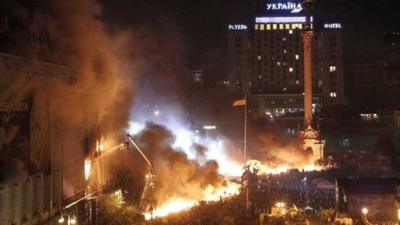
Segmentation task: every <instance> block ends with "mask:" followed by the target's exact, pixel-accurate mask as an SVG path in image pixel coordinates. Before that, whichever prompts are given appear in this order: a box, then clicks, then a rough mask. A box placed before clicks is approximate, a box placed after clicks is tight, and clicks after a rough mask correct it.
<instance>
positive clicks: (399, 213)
mask: <svg viewBox="0 0 400 225" xmlns="http://www.w3.org/2000/svg"><path fill="white" fill-rule="evenodd" d="M397 219H398V220H399V221H400V209H398V210H397Z"/></svg>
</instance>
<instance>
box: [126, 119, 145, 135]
mask: <svg viewBox="0 0 400 225" xmlns="http://www.w3.org/2000/svg"><path fill="white" fill-rule="evenodd" d="M143 129H144V124H140V123H137V122H134V121H130V122H129V126H128V129H127V132H128V134H130V135H136V134H138V133H140V132H141V131H142V130H143Z"/></svg>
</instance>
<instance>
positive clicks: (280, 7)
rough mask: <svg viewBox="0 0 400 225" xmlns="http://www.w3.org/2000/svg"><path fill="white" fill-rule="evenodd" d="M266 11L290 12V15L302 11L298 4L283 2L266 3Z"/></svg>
mask: <svg viewBox="0 0 400 225" xmlns="http://www.w3.org/2000/svg"><path fill="white" fill-rule="evenodd" d="M267 11H290V13H293V14H294V13H299V12H301V11H303V8H302V7H301V4H300V3H295V2H284V3H281V2H280V3H267Z"/></svg>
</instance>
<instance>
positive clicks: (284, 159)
mask: <svg viewBox="0 0 400 225" xmlns="http://www.w3.org/2000/svg"><path fill="white" fill-rule="evenodd" d="M281 136H282V135H281ZM281 136H278V135H277V134H272V133H264V134H261V135H258V141H256V145H255V146H256V147H255V148H254V149H252V152H251V155H252V157H257V158H255V159H258V160H260V161H261V162H262V163H263V164H264V165H265V166H266V167H269V168H279V167H282V166H284V167H287V168H293V169H295V168H299V169H301V168H302V167H304V166H305V165H313V164H314V163H315V160H316V159H315V158H314V156H313V153H312V151H306V150H303V148H302V146H301V143H300V139H297V140H296V139H292V140H287V138H282V137H281Z"/></svg>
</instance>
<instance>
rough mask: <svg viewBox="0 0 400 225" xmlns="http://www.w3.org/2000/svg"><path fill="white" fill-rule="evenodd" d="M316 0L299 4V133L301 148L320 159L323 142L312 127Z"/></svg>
mask: <svg viewBox="0 0 400 225" xmlns="http://www.w3.org/2000/svg"><path fill="white" fill-rule="evenodd" d="M315 2H316V0H302V2H301V4H302V7H303V10H304V11H305V13H306V21H305V23H304V30H303V33H302V39H303V50H304V53H303V58H304V131H302V132H301V133H300V138H301V139H302V140H303V148H304V150H307V151H312V153H313V155H314V158H315V160H322V159H323V154H324V142H323V141H322V140H321V139H320V135H319V132H318V131H317V130H314V129H313V127H312V126H313V124H312V122H313V115H312V99H313V97H312V71H313V70H312V42H313V37H314V30H313V19H312V16H311V15H312V12H313V9H314V5H315Z"/></svg>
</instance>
